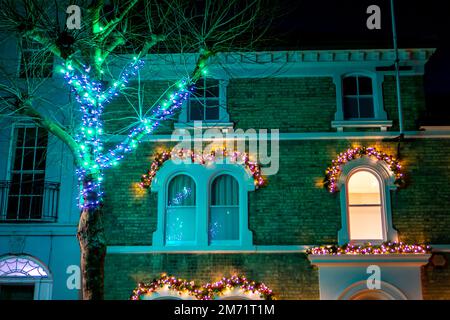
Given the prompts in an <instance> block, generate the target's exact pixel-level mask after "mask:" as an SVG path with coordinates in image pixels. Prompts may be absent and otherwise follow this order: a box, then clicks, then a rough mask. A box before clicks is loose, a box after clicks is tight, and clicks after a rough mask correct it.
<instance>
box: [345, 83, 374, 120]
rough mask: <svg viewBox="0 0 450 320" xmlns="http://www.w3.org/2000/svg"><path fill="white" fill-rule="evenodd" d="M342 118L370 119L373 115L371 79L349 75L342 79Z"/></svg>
mask: <svg viewBox="0 0 450 320" xmlns="http://www.w3.org/2000/svg"><path fill="white" fill-rule="evenodd" d="M343 99H344V101H343V106H344V119H345V120H350V119H372V118H374V117H375V112H374V101H373V87H372V79H371V78H369V77H366V76H349V77H345V78H344V79H343Z"/></svg>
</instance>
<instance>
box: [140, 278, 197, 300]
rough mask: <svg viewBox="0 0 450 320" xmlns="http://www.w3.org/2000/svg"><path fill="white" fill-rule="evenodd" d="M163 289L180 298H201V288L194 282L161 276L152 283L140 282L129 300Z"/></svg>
mask: <svg viewBox="0 0 450 320" xmlns="http://www.w3.org/2000/svg"><path fill="white" fill-rule="evenodd" d="M164 287H167V289H169V290H170V291H172V292H176V293H177V294H179V295H180V296H182V295H190V296H193V297H195V298H197V299H199V298H201V292H202V291H201V287H199V286H196V285H195V282H194V281H187V280H184V279H178V278H176V277H173V276H168V275H166V274H162V275H161V278H159V279H154V280H153V281H152V282H148V283H144V282H140V283H139V284H138V287H137V288H136V289H134V290H133V295H132V296H131V300H140V299H141V297H142V296H143V295H148V294H152V293H156V292H158V291H159V290H162V289H163V288H164Z"/></svg>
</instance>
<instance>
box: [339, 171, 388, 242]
mask: <svg viewBox="0 0 450 320" xmlns="http://www.w3.org/2000/svg"><path fill="white" fill-rule="evenodd" d="M347 193H348V203H347V210H348V220H349V233H350V240H368V239H370V240H384V231H383V230H384V227H383V224H384V223H383V208H382V205H381V203H382V199H381V186H380V182H379V180H378V177H376V176H375V174H373V173H372V172H370V171H367V170H361V171H357V172H355V173H353V174H352V175H351V176H350V178H349V179H348V182H347Z"/></svg>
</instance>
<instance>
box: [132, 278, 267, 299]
mask: <svg viewBox="0 0 450 320" xmlns="http://www.w3.org/2000/svg"><path fill="white" fill-rule="evenodd" d="M234 289H238V290H240V291H241V294H242V295H247V296H248V297H249V298H250V299H251V298H252V296H254V295H257V296H258V297H259V298H261V299H264V300H275V296H274V294H273V292H272V290H270V289H269V288H268V287H267V286H266V285H265V284H264V283H257V282H255V281H250V280H248V279H247V278H246V277H244V276H236V275H234V276H232V277H231V278H225V277H224V278H222V279H221V280H220V281H217V282H215V283H207V284H205V285H203V286H198V285H196V284H195V282H194V281H187V280H184V279H178V278H176V277H173V276H167V275H166V274H162V275H161V278H159V279H154V280H153V281H152V282H149V283H139V285H138V287H137V288H136V289H134V290H133V295H132V296H131V300H141V299H142V297H143V296H145V295H151V294H155V293H159V292H161V291H164V290H169V291H171V292H172V293H175V294H176V295H179V296H180V298H183V297H188V296H192V297H195V298H196V299H199V300H213V299H217V298H218V297H221V296H224V295H225V296H226V294H227V292H230V291H233V290H234Z"/></svg>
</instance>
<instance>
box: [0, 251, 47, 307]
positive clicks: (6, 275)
mask: <svg viewBox="0 0 450 320" xmlns="http://www.w3.org/2000/svg"><path fill="white" fill-rule="evenodd" d="M51 293H52V277H51V274H50V271H49V270H48V268H47V267H46V266H44V264H42V263H41V262H40V261H38V260H37V259H34V258H32V257H30V256H4V257H2V258H0V300H49V299H51Z"/></svg>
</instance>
